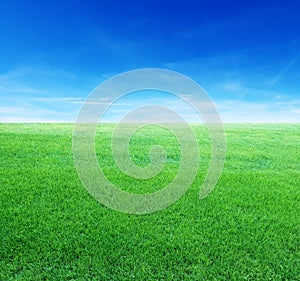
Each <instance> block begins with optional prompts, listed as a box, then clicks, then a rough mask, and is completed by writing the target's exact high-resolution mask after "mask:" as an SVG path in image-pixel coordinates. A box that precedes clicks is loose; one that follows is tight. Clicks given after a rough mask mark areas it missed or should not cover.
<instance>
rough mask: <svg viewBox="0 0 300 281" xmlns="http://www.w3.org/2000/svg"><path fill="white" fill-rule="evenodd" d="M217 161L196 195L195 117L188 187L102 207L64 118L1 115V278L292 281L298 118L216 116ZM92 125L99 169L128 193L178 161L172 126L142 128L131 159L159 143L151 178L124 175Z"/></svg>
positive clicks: (296, 269) (298, 229)
mask: <svg viewBox="0 0 300 281" xmlns="http://www.w3.org/2000/svg"><path fill="white" fill-rule="evenodd" d="M225 128H226V135H227V159H226V163H225V167H224V170H223V174H222V176H221V178H220V180H219V182H218V185H217V187H216V188H215V189H214V190H213V192H212V193H211V194H210V195H209V196H208V197H207V198H205V199H204V200H201V201H200V200H198V193H199V185H200V184H201V183H202V181H203V179H204V177H205V172H206V170H207V166H208V161H209V155H210V153H209V139H208V135H207V132H206V130H205V129H204V127H202V126H196V125H194V129H195V131H196V135H197V138H198V139H199V147H200V151H201V162H200V165H201V167H200V169H199V173H198V176H197V178H196V180H195V181H194V184H193V185H192V187H191V188H190V189H189V191H188V192H187V193H186V194H185V195H184V196H183V197H182V198H181V199H180V200H179V201H177V202H176V203H175V204H173V205H172V206H171V207H169V208H167V209H165V210H162V211H160V212H156V213H153V214H149V215H128V214H123V213H119V212H115V211H112V210H110V209H108V208H106V207H104V206H102V205H100V204H99V203H98V202H97V201H95V200H94V199H93V198H92V197H91V196H90V195H89V194H88V192H87V191H86V189H85V188H84V187H83V185H82V184H81V182H80V180H79V178H78V175H77V173H76V170H75V167H74V163H73V159H72V150H71V148H72V129H73V125H71V124H0V163H1V164H0V188H1V192H0V280H1V281H2V280H3V281H6V280H117V281H122V280H295V281H296V280H300V216H299V214H300V124H289V125H288V124H285V125H284V124H282V125H278V124H268V125H267V124H266V125H249V124H244V125H226V126H225ZM111 129H112V126H111V125H105V126H104V128H103V129H101V130H99V132H98V133H97V138H96V140H97V145H96V152H97V156H98V159H99V162H100V164H101V165H104V166H105V168H104V171H105V173H106V174H107V177H108V178H109V179H110V180H111V181H113V182H115V184H116V185H117V186H119V187H120V188H123V189H124V190H127V191H129V190H130V191H133V192H151V191H154V190H156V189H157V187H158V186H161V185H165V184H166V183H168V182H170V181H171V180H172V178H173V177H174V175H175V174H176V170H177V168H178V163H179V160H180V150H179V147H178V144H177V142H176V140H175V138H174V136H172V135H170V134H168V133H166V132H165V131H163V130H155V129H154V128H150V127H149V128H148V129H144V131H143V132H140V133H137V134H136V135H135V136H134V137H133V138H132V141H131V152H132V158H133V160H134V161H135V162H136V163H137V164H138V165H141V166H146V165H147V164H149V158H148V147H149V146H150V145H151V144H156V143H160V144H162V145H163V146H164V145H165V148H166V151H167V152H168V158H167V164H166V167H165V169H164V170H163V171H162V172H161V174H159V175H158V176H157V177H155V178H152V179H150V180H148V181H147V180H137V179H132V178H130V177H128V176H126V175H123V174H122V173H121V172H120V171H118V170H117V167H116V165H115V163H114V161H113V158H112V156H111V152H110V150H109V136H110V131H111Z"/></svg>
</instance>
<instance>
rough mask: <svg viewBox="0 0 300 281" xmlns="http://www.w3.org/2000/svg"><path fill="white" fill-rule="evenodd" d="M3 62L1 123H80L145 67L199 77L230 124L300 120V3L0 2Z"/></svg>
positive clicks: (0, 73) (0, 57) (0, 72)
mask: <svg viewBox="0 0 300 281" xmlns="http://www.w3.org/2000/svg"><path fill="white" fill-rule="evenodd" d="M0 62H1V63H0V122H46V121H68V122H74V121H75V120H76V115H77V113H78V111H79V109H80V106H81V104H82V102H83V101H84V99H85V98H86V97H87V96H88V94H89V93H90V92H91V91H92V90H93V89H94V88H95V87H96V86H97V85H99V83H101V82H102V81H104V80H105V79H107V78H109V77H112V76H113V75H115V74H118V73H120V72H124V71H127V70H132V69H136V68H145V67H155V68H167V69H170V70H174V71H178V72H180V73H182V74H185V75H187V76H189V77H191V78H192V79H194V80H195V81H196V82H197V83H199V84H200V85H201V86H202V87H203V88H204V89H205V90H206V92H207V93H208V94H209V95H210V96H211V97H212V99H213V100H214V101H215V103H216V105H217V108H218V109H219V111H220V114H221V117H222V119H223V120H224V121H225V122H300V1H296V0H291V1H256V0H255V1H228V0H227V1H214V0H212V1H188V0H187V1H168V0H165V1H162V0H160V1H156V0H152V1H150V0H149V1H143V0H141V1H82V0H72V1H56V0H54V1H35V0H32V1H21V0H20V1H13V0H12V1H9V0H0ZM126 102H129V100H127V101H126V100H125V101H124V106H125V107H126ZM127 106H128V105H127Z"/></svg>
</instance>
